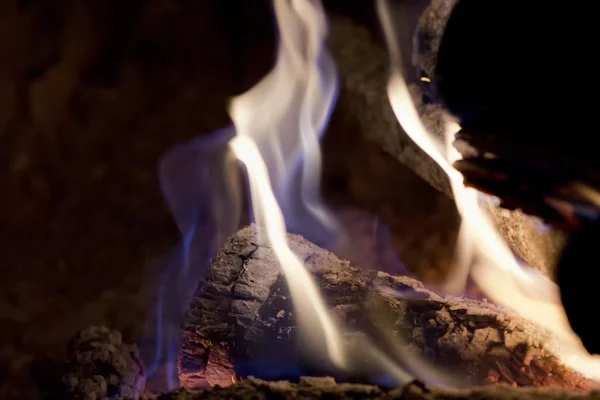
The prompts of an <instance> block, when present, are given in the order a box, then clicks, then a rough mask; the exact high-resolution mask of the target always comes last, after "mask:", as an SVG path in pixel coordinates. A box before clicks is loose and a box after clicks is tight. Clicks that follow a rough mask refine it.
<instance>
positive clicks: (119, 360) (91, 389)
mask: <svg viewBox="0 0 600 400" xmlns="http://www.w3.org/2000/svg"><path fill="white" fill-rule="evenodd" d="M62 384H63V385H62V389H61V392H62V393H61V394H60V395H59V396H58V398H62V399H126V398H138V397H139V396H141V394H142V392H143V391H144V387H145V385H146V373H145V370H144V366H143V364H142V361H141V359H140V356H139V354H138V350H137V347H136V346H135V345H130V344H126V343H123V340H122V337H121V333H120V332H118V331H114V330H110V329H108V328H106V327H104V326H91V327H89V328H86V329H83V330H82V331H80V332H79V333H78V334H77V335H75V337H74V338H73V339H71V341H70V343H69V347H68V358H67V361H66V365H65V374H64V376H63V382H62Z"/></svg>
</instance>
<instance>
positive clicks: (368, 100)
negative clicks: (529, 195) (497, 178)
mask: <svg viewBox="0 0 600 400" xmlns="http://www.w3.org/2000/svg"><path fill="white" fill-rule="evenodd" d="M454 4H455V1H454V0H435V1H432V2H431V5H430V7H429V8H427V9H426V11H425V13H424V14H423V15H422V17H421V21H420V24H419V27H418V30H417V35H418V39H419V40H418V46H417V48H416V49H415V50H416V57H415V59H416V68H417V69H418V71H419V72H420V74H421V76H423V77H425V78H428V77H431V80H433V79H434V77H433V75H434V71H435V61H436V59H437V54H438V49H439V46H440V43H441V40H442V35H443V32H444V29H445V26H446V22H447V20H448V17H449V12H450V11H451V10H452V7H453V5H454ZM330 48H331V51H332V53H333V54H334V56H335V58H336V61H337V63H338V67H339V72H340V76H341V83H342V96H341V97H340V102H339V104H338V109H339V108H343V110H340V112H342V111H343V113H344V115H346V117H347V118H352V119H353V120H354V123H353V126H355V127H357V129H359V130H360V131H361V132H362V134H363V135H364V137H366V138H367V139H368V140H370V141H372V142H374V143H378V144H379V145H380V146H381V148H382V149H383V150H385V151H386V152H387V153H389V154H391V155H392V156H394V157H395V158H396V159H397V160H399V161H400V162H401V163H403V164H405V165H406V166H408V167H409V168H411V169H412V170H413V171H415V172H416V173H417V174H418V175H419V176H420V177H421V178H423V179H424V180H425V181H427V182H428V183H430V184H431V186H433V187H434V188H436V189H437V190H439V191H441V192H442V193H444V194H445V195H447V196H448V197H450V198H452V197H453V195H452V191H451V188H450V184H449V181H448V177H447V176H446V174H445V173H444V171H443V170H442V169H441V168H440V167H439V166H438V165H437V164H436V163H435V161H433V160H432V159H431V158H430V157H429V156H427V154H425V153H424V152H423V151H422V150H421V149H420V148H419V147H418V146H417V145H416V144H415V143H414V142H413V141H412V140H411V139H410V137H409V136H408V135H407V134H406V132H404V130H403V129H402V128H401V126H400V125H399V124H398V122H397V120H396V118H395V116H394V113H393V111H392V109H391V106H390V103H389V99H388V97H387V90H386V86H387V79H388V76H389V75H388V74H389V68H388V62H387V54H386V51H385V48H384V46H383V45H382V44H381V43H380V42H378V41H377V40H376V39H375V38H374V37H373V36H372V35H371V34H370V33H369V32H368V31H367V30H366V29H364V28H363V27H362V26H360V25H357V24H355V23H353V22H351V21H349V20H347V19H343V18H339V17H337V18H332V19H331V43H330ZM409 85H410V86H411V90H412V93H413V100H415V103H416V105H417V108H418V110H419V113H420V115H421V118H422V120H423V123H424V124H425V126H426V127H427V128H428V129H429V130H430V131H431V132H432V133H434V134H435V135H436V136H437V137H438V138H440V140H441V139H442V138H443V126H444V125H443V123H442V116H443V113H444V108H443V107H442V105H441V103H440V101H439V99H438V98H437V93H436V90H435V85H434V84H433V82H427V79H426V80H425V81H418V82H412V83H409ZM365 110H367V111H365ZM524 204H525V205H526V203H524ZM511 208H512V209H513V210H508V209H501V208H498V207H494V208H493V209H492V210H491V214H492V218H493V220H494V223H495V224H496V227H497V228H498V230H499V231H500V233H501V234H502V236H503V237H504V239H505V240H506V241H507V242H508V244H509V246H510V247H511V248H512V250H513V251H515V252H516V253H517V254H518V255H519V256H520V257H521V258H523V259H524V260H525V261H527V262H528V263H529V264H530V265H531V266H533V267H534V268H537V269H539V270H541V271H542V272H544V273H545V274H546V275H547V276H549V277H550V278H551V279H552V278H553V277H554V265H555V263H556V260H557V259H558V256H559V254H560V251H561V249H562V247H563V246H564V241H565V238H564V234H562V233H561V232H560V231H558V230H556V229H552V230H550V231H549V232H548V233H542V232H540V231H539V229H538V226H539V224H537V223H536V222H534V221H533V220H532V219H531V218H529V217H527V216H526V215H524V214H523V213H522V212H521V211H520V210H514V209H515V208H521V206H519V207H511ZM523 208H525V209H526V210H525V211H531V210H530V209H528V208H527V207H525V206H523Z"/></svg>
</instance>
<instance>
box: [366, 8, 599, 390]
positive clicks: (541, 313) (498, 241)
mask: <svg viewBox="0 0 600 400" xmlns="http://www.w3.org/2000/svg"><path fill="white" fill-rule="evenodd" d="M377 11H378V14H379V18H380V20H381V24H382V28H383V30H384V33H385V36H386V40H387V44H388V49H389V53H390V58H391V66H392V73H391V76H390V80H389V83H388V96H389V99H390V103H391V105H392V109H393V111H394V113H395V115H396V118H397V119H398V122H399V123H400V125H401V126H402V128H403V129H404V131H405V132H406V133H407V134H408V135H409V136H410V138H411V139H412V140H413V141H414V142H415V143H416V144H417V145H418V146H419V147H421V149H422V150H423V151H425V152H426V153H427V154H428V155H429V156H430V157H431V158H432V159H433V160H434V161H436V162H437V163H438V165H439V166H440V167H441V168H442V169H443V170H444V172H446V174H447V175H448V177H449V179H450V183H451V185H452V189H453V192H454V198H455V201H456V205H457V208H458V210H459V213H460V214H461V216H462V226H461V232H460V235H459V241H458V243H457V245H458V246H460V247H459V248H458V249H457V250H458V251H459V258H458V265H457V266H456V272H457V273H456V274H455V275H454V281H452V282H449V285H448V287H449V288H451V289H454V290H458V289H460V288H461V287H463V286H464V282H465V280H466V277H467V275H468V274H470V275H471V276H472V277H473V279H474V280H475V281H476V282H477V283H478V284H479V285H480V286H481V288H482V289H484V291H485V292H486V293H487V294H488V295H489V297H490V298H491V299H492V300H493V301H495V302H496V303H498V304H502V305H505V306H508V307H510V308H512V309H514V310H516V311H517V312H519V313H520V314H521V315H522V316H524V317H525V318H527V319H529V320H530V321H532V322H534V323H536V324H538V325H540V326H542V327H545V328H547V329H549V330H551V331H552V332H554V333H555V334H556V336H557V337H558V338H559V339H560V346H558V348H556V349H553V351H554V352H555V354H556V356H557V357H559V358H560V359H561V360H562V361H563V362H564V363H565V364H566V365H567V366H569V367H571V368H573V369H575V370H577V371H579V372H580V373H582V374H583V375H586V376H588V377H589V378H591V379H595V380H600V359H599V358H598V357H594V356H591V355H590V354H589V353H588V352H587V351H586V350H585V349H584V347H583V345H582V344H581V341H580V339H579V337H578V336H577V335H576V334H575V333H574V332H573V331H572V329H571V327H570V325H569V323H568V320H567V317H566V314H565V311H564V308H563V306H562V304H561V302H560V297H559V292H558V287H557V286H556V285H555V284H554V283H552V282H551V281H550V280H548V279H547V278H546V277H545V276H543V275H542V274H540V273H539V272H537V271H535V270H533V269H531V268H529V267H527V266H521V265H519V263H518V262H517V260H516V259H515V257H514V256H513V254H512V252H511V250H510V249H509V248H508V246H507V245H506V243H504V241H503V240H502V238H501V237H500V235H499V234H498V232H496V230H495V228H494V226H493V224H492V222H491V220H490V218H489V216H488V215H487V214H486V211H485V209H484V207H482V204H480V203H484V204H483V205H486V204H485V203H488V205H489V201H490V199H489V198H486V197H484V196H483V195H481V194H480V193H478V192H477V191H476V190H474V189H472V188H466V187H464V185H463V180H462V176H461V174H460V173H459V172H458V171H457V170H455V169H454V168H453V167H452V163H453V162H454V161H456V160H457V159H459V158H460V154H459V153H458V152H457V151H456V150H455V149H454V148H453V147H452V139H453V137H454V134H455V133H456V132H457V131H458V130H459V129H460V126H459V125H458V124H457V123H456V122H454V121H452V120H450V119H449V120H448V121H447V124H446V138H445V139H446V142H445V143H442V142H441V141H440V140H437V139H436V138H435V137H434V136H433V135H432V134H431V133H430V132H428V131H427V129H426V128H425V127H424V125H423V123H422V122H421V119H420V117H419V114H418V111H417V109H416V107H415V105H414V103H413V101H412V98H411V95H410V92H409V90H408V86H407V84H406V82H405V80H404V78H403V74H402V56H401V52H400V46H399V41H398V40H397V38H398V36H397V32H396V29H395V28H396V27H395V26H394V23H393V21H392V17H391V15H392V13H391V8H390V2H389V0H378V2H377Z"/></svg>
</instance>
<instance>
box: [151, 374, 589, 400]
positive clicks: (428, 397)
mask: <svg viewBox="0 0 600 400" xmlns="http://www.w3.org/2000/svg"><path fill="white" fill-rule="evenodd" d="M322 398H327V399H331V400H346V399H348V400H349V399H365V400H366V399H370V400H376V399H377V400H596V399H600V393H598V392H590V393H587V394H583V393H572V392H567V391H561V390H552V389H535V388H534V389H524V388H514V387H511V386H508V385H498V386H488V387H477V388H472V389H465V390H441V389H436V388H431V387H428V386H426V385H423V384H422V383H420V382H413V383H411V384H409V385H407V386H406V387H404V388H397V389H387V388H383V387H379V386H371V385H361V384H351V383H336V382H335V381H334V380H333V379H331V378H302V379H301V380H300V382H299V383H291V382H288V381H278V382H267V381H263V380H260V379H248V380H246V381H244V382H240V383H237V384H235V385H231V386H229V387H226V388H221V387H218V388H214V389H211V390H206V391H201V392H188V391H187V390H179V391H175V392H172V393H167V394H163V395H161V396H159V397H158V399H160V400H209V399H210V400H212V399H215V400H217V399H231V400H234V399H240V400H241V399H244V400H245V399H257V400H262V399H281V400H284V399H322Z"/></svg>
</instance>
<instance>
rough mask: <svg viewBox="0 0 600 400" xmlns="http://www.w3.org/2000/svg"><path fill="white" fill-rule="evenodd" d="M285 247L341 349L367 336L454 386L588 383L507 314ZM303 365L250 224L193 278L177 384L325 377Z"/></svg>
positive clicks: (279, 291)
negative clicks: (202, 276)
mask: <svg viewBox="0 0 600 400" xmlns="http://www.w3.org/2000/svg"><path fill="white" fill-rule="evenodd" d="M288 244H289V246H290V248H291V249H292V251H294V253H295V254H296V255H297V256H298V257H299V258H300V259H301V260H303V261H304V263H305V265H306V267H307V268H308V270H309V271H310V272H311V273H312V275H313V277H314V279H315V281H316V284H317V286H318V288H319V289H320V290H321V292H322V294H323V296H324V299H325V302H326V304H327V307H328V309H329V312H330V314H331V316H332V317H333V318H334V319H335V320H336V321H338V322H339V323H340V324H343V325H344V326H345V328H346V332H347V333H346V334H344V337H343V339H344V340H345V341H346V343H348V344H349V345H351V344H352V343H360V342H361V340H362V339H363V338H364V337H370V338H371V342H374V343H377V346H378V350H380V351H383V352H385V353H386V354H389V355H391V356H392V357H393V358H394V359H395V360H396V361H398V363H399V364H403V365H404V366H405V367H406V368H407V369H408V370H411V368H412V367H411V364H412V361H413V360H415V358H412V359H411V358H409V357H408V356H407V355H409V354H410V355H412V356H416V357H425V358H427V359H428V360H429V361H430V362H431V364H433V365H436V366H438V367H440V368H441V369H442V370H444V371H445V373H446V374H448V376H452V374H453V372H452V371H455V372H456V371H459V373H460V377H456V382H457V383H458V382H461V381H462V384H464V385H485V384H493V383H507V384H510V385H513V386H533V387H540V388H564V389H572V390H585V389H590V388H591V387H593V386H594V383H593V382H591V381H590V380H588V379H586V378H585V377H583V376H581V375H580V374H579V373H577V372H575V371H573V370H572V369H570V368H568V367H567V366H565V365H564V364H563V363H562V362H561V361H560V360H559V359H558V358H557V357H555V356H554V350H555V349H556V348H558V347H560V343H559V341H558V340H557V339H556V338H555V337H554V336H553V335H552V334H551V333H549V332H548V331H546V330H544V329H542V328H540V327H538V326H535V325H533V324H531V323H530V322H528V321H526V320H525V319H523V318H521V317H519V316H518V315H516V314H515V313H514V312H511V311H510V310H505V309H502V308H499V307H496V306H494V305H492V304H489V303H486V302H479V301H474V300H469V299H466V298H442V297H440V296H438V295H436V294H435V293H433V292H431V291H429V290H427V289H425V288H424V287H423V285H422V284H421V283H420V282H418V281H416V280H414V279H411V278H408V277H394V276H390V275H388V274H385V273H382V272H374V271H370V272H368V271H363V270H361V269H359V268H356V267H354V266H353V265H351V264H350V263H349V262H347V261H344V260H340V259H339V258H338V257H336V256H335V255H334V254H332V253H331V252H329V251H326V250H323V249H321V248H319V247H318V246H316V245H314V244H312V243H310V242H308V241H307V240H305V239H304V238H302V237H300V236H298V235H291V234H290V235H288ZM382 332H387V333H389V335H390V336H392V337H394V339H393V340H391V341H390V340H388V338H387V337H386V335H384V334H382ZM317 362H322V360H318V361H317ZM305 365H306V364H305V363H304V359H303V358H302V354H299V335H298V327H297V326H296V319H295V312H294V308H293V305H292V299H291V298H290V293H289V290H288V287H287V284H286V281H285V278H284V276H283V275H282V272H281V268H280V266H279V264H278V261H277V258H276V257H275V255H274V253H273V250H272V249H271V248H270V247H269V245H268V244H267V243H266V242H265V241H264V238H263V237H262V235H258V234H257V229H256V227H255V226H250V227H246V228H244V229H242V230H240V231H239V232H238V233H237V234H235V235H234V236H232V237H231V238H229V239H228V240H227V242H226V243H225V244H224V246H223V248H222V249H221V250H220V251H219V252H218V253H217V254H216V255H215V257H214V259H213V261H212V264H211V274H210V276H209V277H208V278H207V279H206V280H205V281H203V282H200V284H199V287H198V290H197V291H196V293H195V295H194V299H193V302H192V304H191V305H190V308H189V310H188V312H187V313H186V316H185V321H184V323H183V325H182V336H181V346H180V354H179V377H180V381H181V385H182V386H183V387H185V388H187V389H194V390H195V389H204V388H207V387H211V386H215V385H220V386H227V385H230V384H232V383H233V382H235V381H236V380H237V379H239V378H244V377H246V376H250V375H253V376H258V377H260V378H270V379H273V378H282V377H285V378H289V377H292V376H293V377H298V376H301V375H303V374H304V375H307V374H312V375H321V376H324V375H330V374H332V370H331V369H329V368H328V367H323V368H322V369H321V370H318V368H317V370H315V369H314V365H313V366H311V368H313V369H309V370H306V369H304V368H303V367H304V366H305ZM366 370H368V367H367V368H366ZM340 376H341V375H340Z"/></svg>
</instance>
